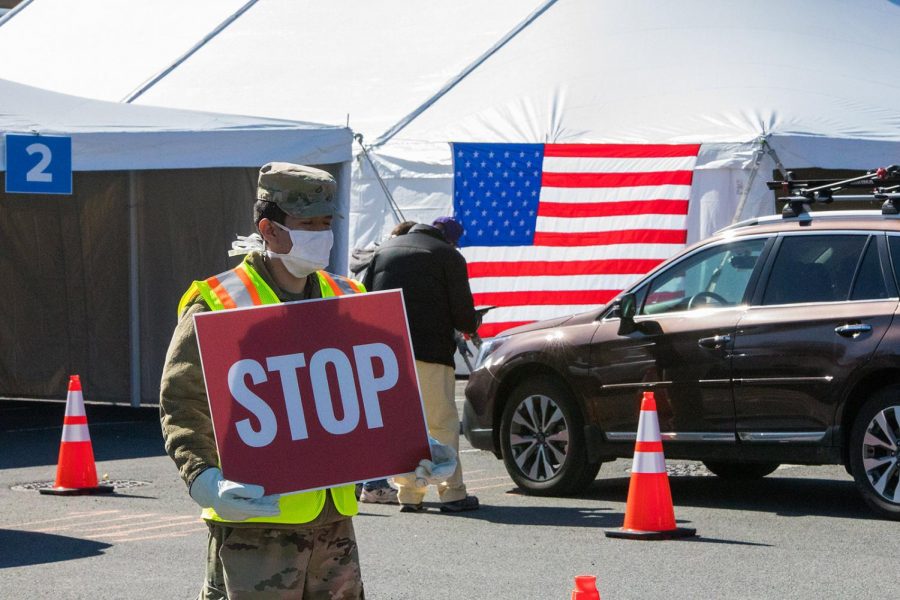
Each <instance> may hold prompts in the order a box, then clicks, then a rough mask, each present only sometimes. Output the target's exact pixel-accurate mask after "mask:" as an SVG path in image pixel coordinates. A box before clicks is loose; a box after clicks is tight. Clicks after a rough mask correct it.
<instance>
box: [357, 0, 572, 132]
mask: <svg viewBox="0 0 900 600" xmlns="http://www.w3.org/2000/svg"><path fill="white" fill-rule="evenodd" d="M556 2H557V0H547V1H546V2H544V4H542V5H541V6H539V7H538V8H537V9H536V10H535V11H534V12H532V13H531V14H530V15H528V16H527V17H525V19H524V20H522V21H521V22H520V23H519V24H518V25H516V26H515V27H513V28H512V30H510V31H509V33H507V34H506V35H505V36H503V37H502V38H501V39H500V41H498V42H497V43H495V44H494V45H493V46H491V47H490V48H488V50H487V51H486V52H484V53H483V54H482V55H481V56H479V57H478V58H476V59H475V60H474V61H473V62H471V63H470V64H469V65H468V66H466V67H465V68H464V69H463V70H462V71H461V72H460V73H459V74H458V75H456V76H455V77H453V78H452V79H451V80H450V81H448V82H447V83H445V84H444V87H442V88H441V89H440V90H438V91H437V93H435V94H434V95H433V96H431V98H429V99H428V100H426V101H425V102H424V103H423V104H421V105H420V106H419V107H418V108H416V109H415V110H413V111H412V112H411V113H409V114H408V115H406V116H405V117H403V118H402V119H400V120H399V121H398V122H397V123H396V124H394V125H393V126H392V127H391V128H389V129H388V130H387V131H386V132H384V133H383V134H381V136H379V137H378V138H377V139H376V140H375V141H374V142H372V144H371V145H369V148H375V147H377V146H381V145H384V144H385V143H387V142H388V141H390V140H391V138H393V137H394V136H395V135H397V134H398V133H400V131H402V130H403V129H404V128H405V127H406V126H407V125H409V124H410V123H412V122H413V121H414V120H415V119H416V117H418V116H419V115H420V114H422V113H423V112H425V111H426V110H427V109H428V108H429V107H430V106H431V105H433V104H434V103H435V102H437V101H438V100H440V99H441V98H442V97H443V96H445V95H446V94H447V93H449V92H450V90H452V89H453V88H454V87H456V86H457V85H458V84H459V83H461V82H462V80H463V79H465V78H466V77H468V76H469V74H470V73H472V71H474V70H475V69H477V68H478V67H479V66H481V64H483V63H484V62H485V61H486V60H487V59H489V58H490V57H491V56H493V55H494V54H496V53H497V52H498V51H499V50H500V49H501V48H503V47H504V46H505V45H506V44H507V43H509V42H510V41H512V39H513V38H515V37H516V36H517V35H519V33H521V32H522V31H523V30H524V29H525V28H526V27H528V26H529V25H531V24H532V23H533V22H534V21H535V20H537V18H538V17H540V16H541V15H542V14H544V13H545V12H546V11H547V10H548V9H549V8H550V7H551V6H553V5H554V4H556Z"/></svg>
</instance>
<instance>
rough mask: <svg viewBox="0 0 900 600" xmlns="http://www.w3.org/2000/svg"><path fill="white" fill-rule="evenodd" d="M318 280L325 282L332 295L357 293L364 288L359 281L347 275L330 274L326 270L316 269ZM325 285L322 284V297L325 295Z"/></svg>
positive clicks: (363, 290)
mask: <svg viewBox="0 0 900 600" xmlns="http://www.w3.org/2000/svg"><path fill="white" fill-rule="evenodd" d="M316 275H318V276H319V279H320V281H323V280H324V282H325V283H326V284H327V286H328V289H330V290H331V293H332V295H334V296H343V295H344V294H359V293H362V292H365V291H366V289H365V288H364V287H363V285H362V284H361V283H359V282H358V281H356V280H353V279H350V278H349V277H341V276H340V275H332V274H331V273H328V272H327V271H316ZM325 289H326V288H325V286H322V297H325V296H326V294H325Z"/></svg>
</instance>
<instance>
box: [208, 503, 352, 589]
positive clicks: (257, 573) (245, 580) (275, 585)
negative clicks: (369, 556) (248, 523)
mask: <svg viewBox="0 0 900 600" xmlns="http://www.w3.org/2000/svg"><path fill="white" fill-rule="evenodd" d="M207 525H208V526H209V553H208V556H207V565H206V582H205V583H204V586H203V589H202V590H201V592H200V596H199V600H224V599H230V600H242V599H249V598H252V599H253V600H264V599H265V600H268V599H270V598H271V599H273V600H275V599H278V600H282V599H284V600H286V599H288V598H290V599H297V600H300V599H301V598H302V599H303V600H345V599H346V600H362V599H363V598H364V597H365V596H364V594H363V586H362V578H361V576H360V571H359V555H358V553H357V549H356V536H355V534H354V533H353V523H352V522H351V520H350V519H341V520H340V521H337V522H335V523H332V524H329V525H325V526H323V527H318V528H313V529H262V528H259V529H257V528H255V527H253V528H248V527H229V526H227V525H222V524H219V523H212V522H209V523H207Z"/></svg>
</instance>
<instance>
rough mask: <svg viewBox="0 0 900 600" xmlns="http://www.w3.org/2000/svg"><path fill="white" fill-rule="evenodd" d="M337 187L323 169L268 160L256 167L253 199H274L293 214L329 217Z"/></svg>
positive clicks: (332, 213)
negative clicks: (256, 182) (257, 170)
mask: <svg viewBox="0 0 900 600" xmlns="http://www.w3.org/2000/svg"><path fill="white" fill-rule="evenodd" d="M336 190H337V184H336V183H335V181H334V177H332V176H331V174H330V173H328V172H326V171H323V170H321V169H315V168H313V167H305V166H303V165H295V164H292V163H284V162H270V163H268V164H266V165H263V167H262V168H261V169H260V170H259V183H258V184H257V188H256V199H257V200H266V201H268V202H274V203H275V204H277V205H278V206H279V207H280V208H281V210H283V211H284V212H286V213H287V214H289V215H291V216H294V217H330V216H333V215H334V196H335V191H336Z"/></svg>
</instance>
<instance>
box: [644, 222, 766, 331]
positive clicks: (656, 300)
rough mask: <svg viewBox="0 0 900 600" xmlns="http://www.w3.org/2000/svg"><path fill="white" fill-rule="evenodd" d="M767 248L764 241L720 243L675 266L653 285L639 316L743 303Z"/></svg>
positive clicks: (659, 277)
mask: <svg viewBox="0 0 900 600" xmlns="http://www.w3.org/2000/svg"><path fill="white" fill-rule="evenodd" d="M765 245H766V239H765V238H756V239H752V240H741V241H738V242H732V243H728V244H721V245H718V246H715V247H713V248H708V249H706V250H702V251H700V252H698V253H696V254H694V255H692V256H689V257H688V258H686V259H684V260H682V261H680V262H678V263H676V264H674V265H672V266H671V267H669V268H668V269H666V270H665V271H663V272H662V273H660V274H659V275H657V276H656V277H655V278H654V279H653V281H651V282H650V286H649V289H648V291H647V298H646V300H645V301H644V305H643V309H642V310H641V312H640V314H645V315H653V314H659V313H664V312H675V311H684V310H694V309H697V308H704V307H715V306H736V305H738V304H740V303H741V302H743V301H744V295H745V293H746V291H747V284H748V283H749V282H750V276H751V275H752V274H753V269H754V268H755V267H756V263H757V262H759V257H760V255H761V254H762V251H763V248H764V247H765Z"/></svg>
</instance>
